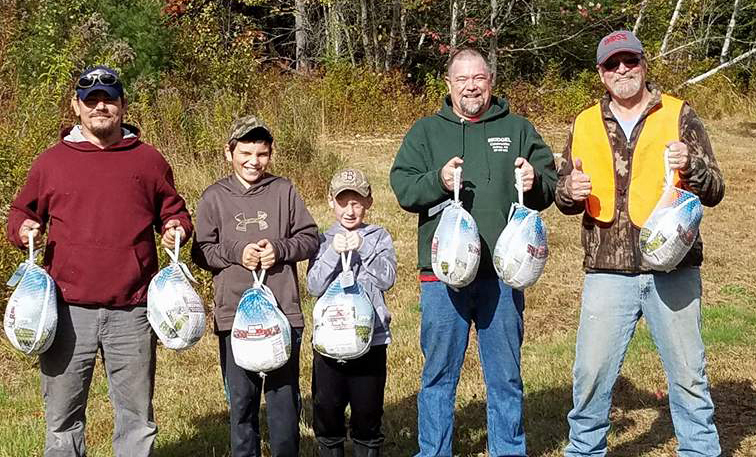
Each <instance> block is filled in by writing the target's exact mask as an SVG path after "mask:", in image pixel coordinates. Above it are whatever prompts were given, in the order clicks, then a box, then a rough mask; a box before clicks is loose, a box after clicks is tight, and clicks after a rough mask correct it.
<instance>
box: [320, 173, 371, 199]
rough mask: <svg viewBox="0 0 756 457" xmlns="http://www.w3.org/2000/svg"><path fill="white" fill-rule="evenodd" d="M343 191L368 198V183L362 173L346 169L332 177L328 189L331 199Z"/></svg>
mask: <svg viewBox="0 0 756 457" xmlns="http://www.w3.org/2000/svg"><path fill="white" fill-rule="evenodd" d="M345 190H353V191H355V192H357V193H358V194H360V195H362V196H363V197H369V196H370V182H368V179H367V177H366V176H365V173H363V172H362V171H360V170H358V169H356V168H347V169H344V170H341V171H339V172H337V173H336V174H335V175H333V178H331V186H330V189H329V191H330V192H331V196H332V197H336V196H337V195H339V194H340V193H341V192H344V191H345Z"/></svg>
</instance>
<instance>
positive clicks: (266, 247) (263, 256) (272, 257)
mask: <svg viewBox="0 0 756 457" xmlns="http://www.w3.org/2000/svg"><path fill="white" fill-rule="evenodd" d="M257 246H259V247H260V250H259V251H258V254H260V268H262V269H263V270H267V269H268V268H270V267H272V266H273V265H274V264H275V263H276V251H275V250H274V249H273V243H271V242H270V241H268V240H267V239H262V240H260V241H258V242H257Z"/></svg>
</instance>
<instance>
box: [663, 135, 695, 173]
mask: <svg viewBox="0 0 756 457" xmlns="http://www.w3.org/2000/svg"><path fill="white" fill-rule="evenodd" d="M667 149H668V150H669V154H668V155H667V160H668V161H669V168H671V169H672V170H684V169H686V168H688V165H689V164H690V154H689V153H688V146H687V145H686V144H685V143H682V142H680V141H670V142H669V143H667Z"/></svg>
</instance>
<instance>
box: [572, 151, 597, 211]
mask: <svg viewBox="0 0 756 457" xmlns="http://www.w3.org/2000/svg"><path fill="white" fill-rule="evenodd" d="M565 184H566V186H565V188H566V189H567V192H568V193H569V194H570V198H571V199H572V200H573V201H576V202H582V201H584V200H585V199H587V198H588V196H589V195H591V189H593V186H591V177H590V176H588V175H587V174H585V173H583V161H582V160H580V159H576V160H575V166H574V167H573V168H572V172H571V173H570V176H569V177H568V178H567V182H566V183H565Z"/></svg>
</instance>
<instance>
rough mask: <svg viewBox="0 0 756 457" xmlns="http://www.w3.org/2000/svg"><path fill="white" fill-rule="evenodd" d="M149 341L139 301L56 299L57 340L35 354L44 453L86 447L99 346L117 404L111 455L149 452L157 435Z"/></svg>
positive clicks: (52, 455)
mask: <svg viewBox="0 0 756 457" xmlns="http://www.w3.org/2000/svg"><path fill="white" fill-rule="evenodd" d="M155 347H156V339H155V336H154V333H152V329H151V328H150V324H149V322H148V321H147V309H146V307H144V306H131V307H125V308H109V307H85V306H73V305H66V304H59V305H58V328H57V332H56V334H55V340H54V341H53V344H52V346H51V347H50V349H49V350H47V351H46V352H44V353H43V354H41V355H40V368H41V370H42V376H41V378H42V394H43V396H44V401H45V420H46V421H47V435H46V443H45V457H59V456H66V457H73V456H76V457H80V456H84V455H86V446H85V443H84V425H85V423H86V408H87V397H88V396H89V386H90V384H91V382H92V374H93V372H94V366H95V359H96V356H97V352H98V350H99V352H100V356H101V357H102V361H103V365H104V367H105V373H106V375H107V378H108V387H109V389H108V391H109V395H110V402H111V404H112V405H113V408H114V409H115V431H114V433H113V448H114V452H115V456H116V457H127V456H128V457H143V456H149V455H150V453H151V452H152V446H153V442H154V441H155V436H156V435H157V426H156V425H155V422H154V418H153V411H152V395H153V390H154V385H155Z"/></svg>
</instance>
